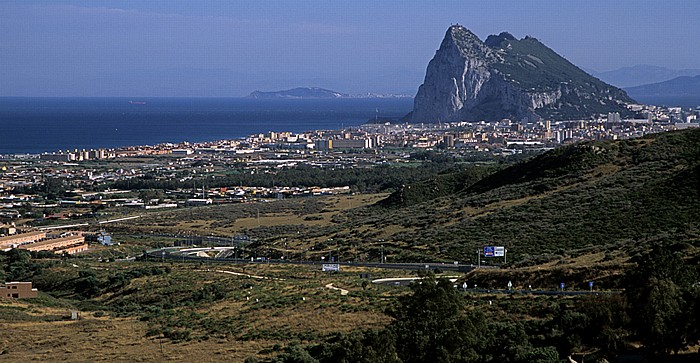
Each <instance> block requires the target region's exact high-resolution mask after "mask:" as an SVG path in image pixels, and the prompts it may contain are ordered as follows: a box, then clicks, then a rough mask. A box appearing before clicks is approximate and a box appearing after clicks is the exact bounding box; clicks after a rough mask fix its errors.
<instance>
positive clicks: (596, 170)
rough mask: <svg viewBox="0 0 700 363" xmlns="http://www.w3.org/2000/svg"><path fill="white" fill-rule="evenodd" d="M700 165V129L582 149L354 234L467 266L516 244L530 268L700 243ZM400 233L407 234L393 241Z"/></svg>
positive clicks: (387, 210)
mask: <svg viewBox="0 0 700 363" xmlns="http://www.w3.org/2000/svg"><path fill="white" fill-rule="evenodd" d="M698 160H700V130H689V131H684V132H673V133H666V134H658V135H653V136H649V137H646V138H643V139H636V140H626V141H616V142H589V143H582V144H577V145H573V146H570V147H566V148H561V149H558V150H554V151H552V152H550V153H547V154H544V155H541V156H539V157H536V158H534V159H532V160H530V161H528V162H525V163H521V164H518V165H515V166H512V167H509V168H506V169H504V170H502V171H499V172H497V173H494V174H491V175H490V176H488V177H486V178H484V179H482V180H480V181H479V182H477V183H475V184H473V185H471V186H470V187H468V188H467V189H466V190H465V191H462V192H460V193H457V194H452V195H448V196H441V197H438V198H436V199H433V200H430V201H427V202H423V203H419V204H414V205H410V206H408V207H403V208H396V207H375V208H369V209H366V210H358V211H355V212H354V213H353V214H350V215H349V216H348V217H347V218H346V219H345V221H344V226H345V227H346V228H349V229H352V228H353V226H359V225H369V226H371V231H370V232H372V231H373V232H374V233H369V232H368V233H367V234H369V235H371V236H376V238H380V237H381V238H383V239H385V240H387V241H388V242H387V244H389V245H391V246H395V247H396V254H397V257H398V254H399V253H400V254H401V255H403V256H407V255H410V254H411V251H412V252H413V253H416V254H419V255H423V256H426V257H427V256H436V257H438V258H440V257H442V258H445V259H463V260H467V261H471V260H473V259H474V258H473V256H472V255H473V251H475V249H476V248H478V247H480V246H483V245H490V244H495V245H505V246H508V248H509V251H510V253H511V256H512V257H513V258H514V259H515V260H521V261H522V259H524V258H526V257H527V256H528V255H537V254H547V253H550V254H559V255H561V254H564V253H569V252H571V251H573V250H581V249H585V248H588V249H593V250H595V249H601V248H602V249H605V248H607V249H615V248H621V247H624V248H628V249H629V250H630V251H629V253H630V254H632V253H634V248H635V246H636V245H637V244H638V243H641V242H645V241H653V240H677V241H687V242H690V243H691V244H697V241H698V236H700V228H699V227H698V223H697V221H698V220H699V219H700V187H699V186H700V163H699V161H698ZM454 184H459V183H455V182H454V181H450V183H448V184H447V186H446V188H448V189H449V188H450V187H449V185H454ZM467 184H470V183H467ZM393 198H394V199H396V198H397V196H393ZM409 204H410V203H409ZM354 228H355V229H358V227H354ZM392 228H397V229H400V232H397V233H393V234H391V235H386V233H384V231H387V230H392ZM339 237H341V238H342V237H343V236H342V235H340V236H336V239H337V238H339ZM346 237H347V238H349V237H351V236H350V235H346ZM399 248H401V249H403V250H401V251H400V252H399ZM405 248H408V250H405ZM473 262H475V261H473Z"/></svg>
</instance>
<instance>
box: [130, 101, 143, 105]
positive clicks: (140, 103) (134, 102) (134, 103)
mask: <svg viewBox="0 0 700 363" xmlns="http://www.w3.org/2000/svg"><path fill="white" fill-rule="evenodd" d="M129 104H130V105H145V104H146V101H129Z"/></svg>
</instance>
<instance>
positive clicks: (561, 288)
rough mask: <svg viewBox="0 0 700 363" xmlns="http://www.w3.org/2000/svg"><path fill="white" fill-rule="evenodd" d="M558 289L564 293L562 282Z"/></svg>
mask: <svg viewBox="0 0 700 363" xmlns="http://www.w3.org/2000/svg"><path fill="white" fill-rule="evenodd" d="M559 289H560V290H561V291H564V283H563V282H562V283H561V284H559Z"/></svg>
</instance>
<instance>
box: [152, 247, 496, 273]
mask: <svg viewBox="0 0 700 363" xmlns="http://www.w3.org/2000/svg"><path fill="white" fill-rule="evenodd" d="M147 255H148V258H149V259H153V260H171V261H182V262H204V263H248V264H254V263H275V264H290V265H319V266H320V265H322V264H327V263H328V262H327V261H308V260H307V261H291V260H279V259H270V260H252V261H251V260H250V259H244V258H238V259H236V258H213V257H210V258H206V257H196V256H188V255H185V254H180V253H177V250H175V249H173V248H165V249H159V250H153V251H148V252H147ZM336 263H337V264H339V265H341V266H357V267H371V268H383V269H395V270H435V269H440V270H443V271H459V272H469V271H471V270H473V269H475V268H476V266H474V265H455V264H453V263H435V262H420V263H379V262H336ZM481 268H498V267H496V266H482V267H481Z"/></svg>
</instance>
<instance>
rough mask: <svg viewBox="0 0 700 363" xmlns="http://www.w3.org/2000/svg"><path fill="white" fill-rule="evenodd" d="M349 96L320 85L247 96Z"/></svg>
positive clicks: (266, 97)
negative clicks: (319, 86)
mask: <svg viewBox="0 0 700 363" xmlns="http://www.w3.org/2000/svg"><path fill="white" fill-rule="evenodd" d="M342 97H347V95H344V94H342V93H340V92H336V91H331V90H327V89H324V88H318V87H298V88H293V89H288V90H285V91H276V92H262V91H255V92H253V93H251V94H249V95H248V97H247V98H258V99H274V98H291V99H296V98H342Z"/></svg>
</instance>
